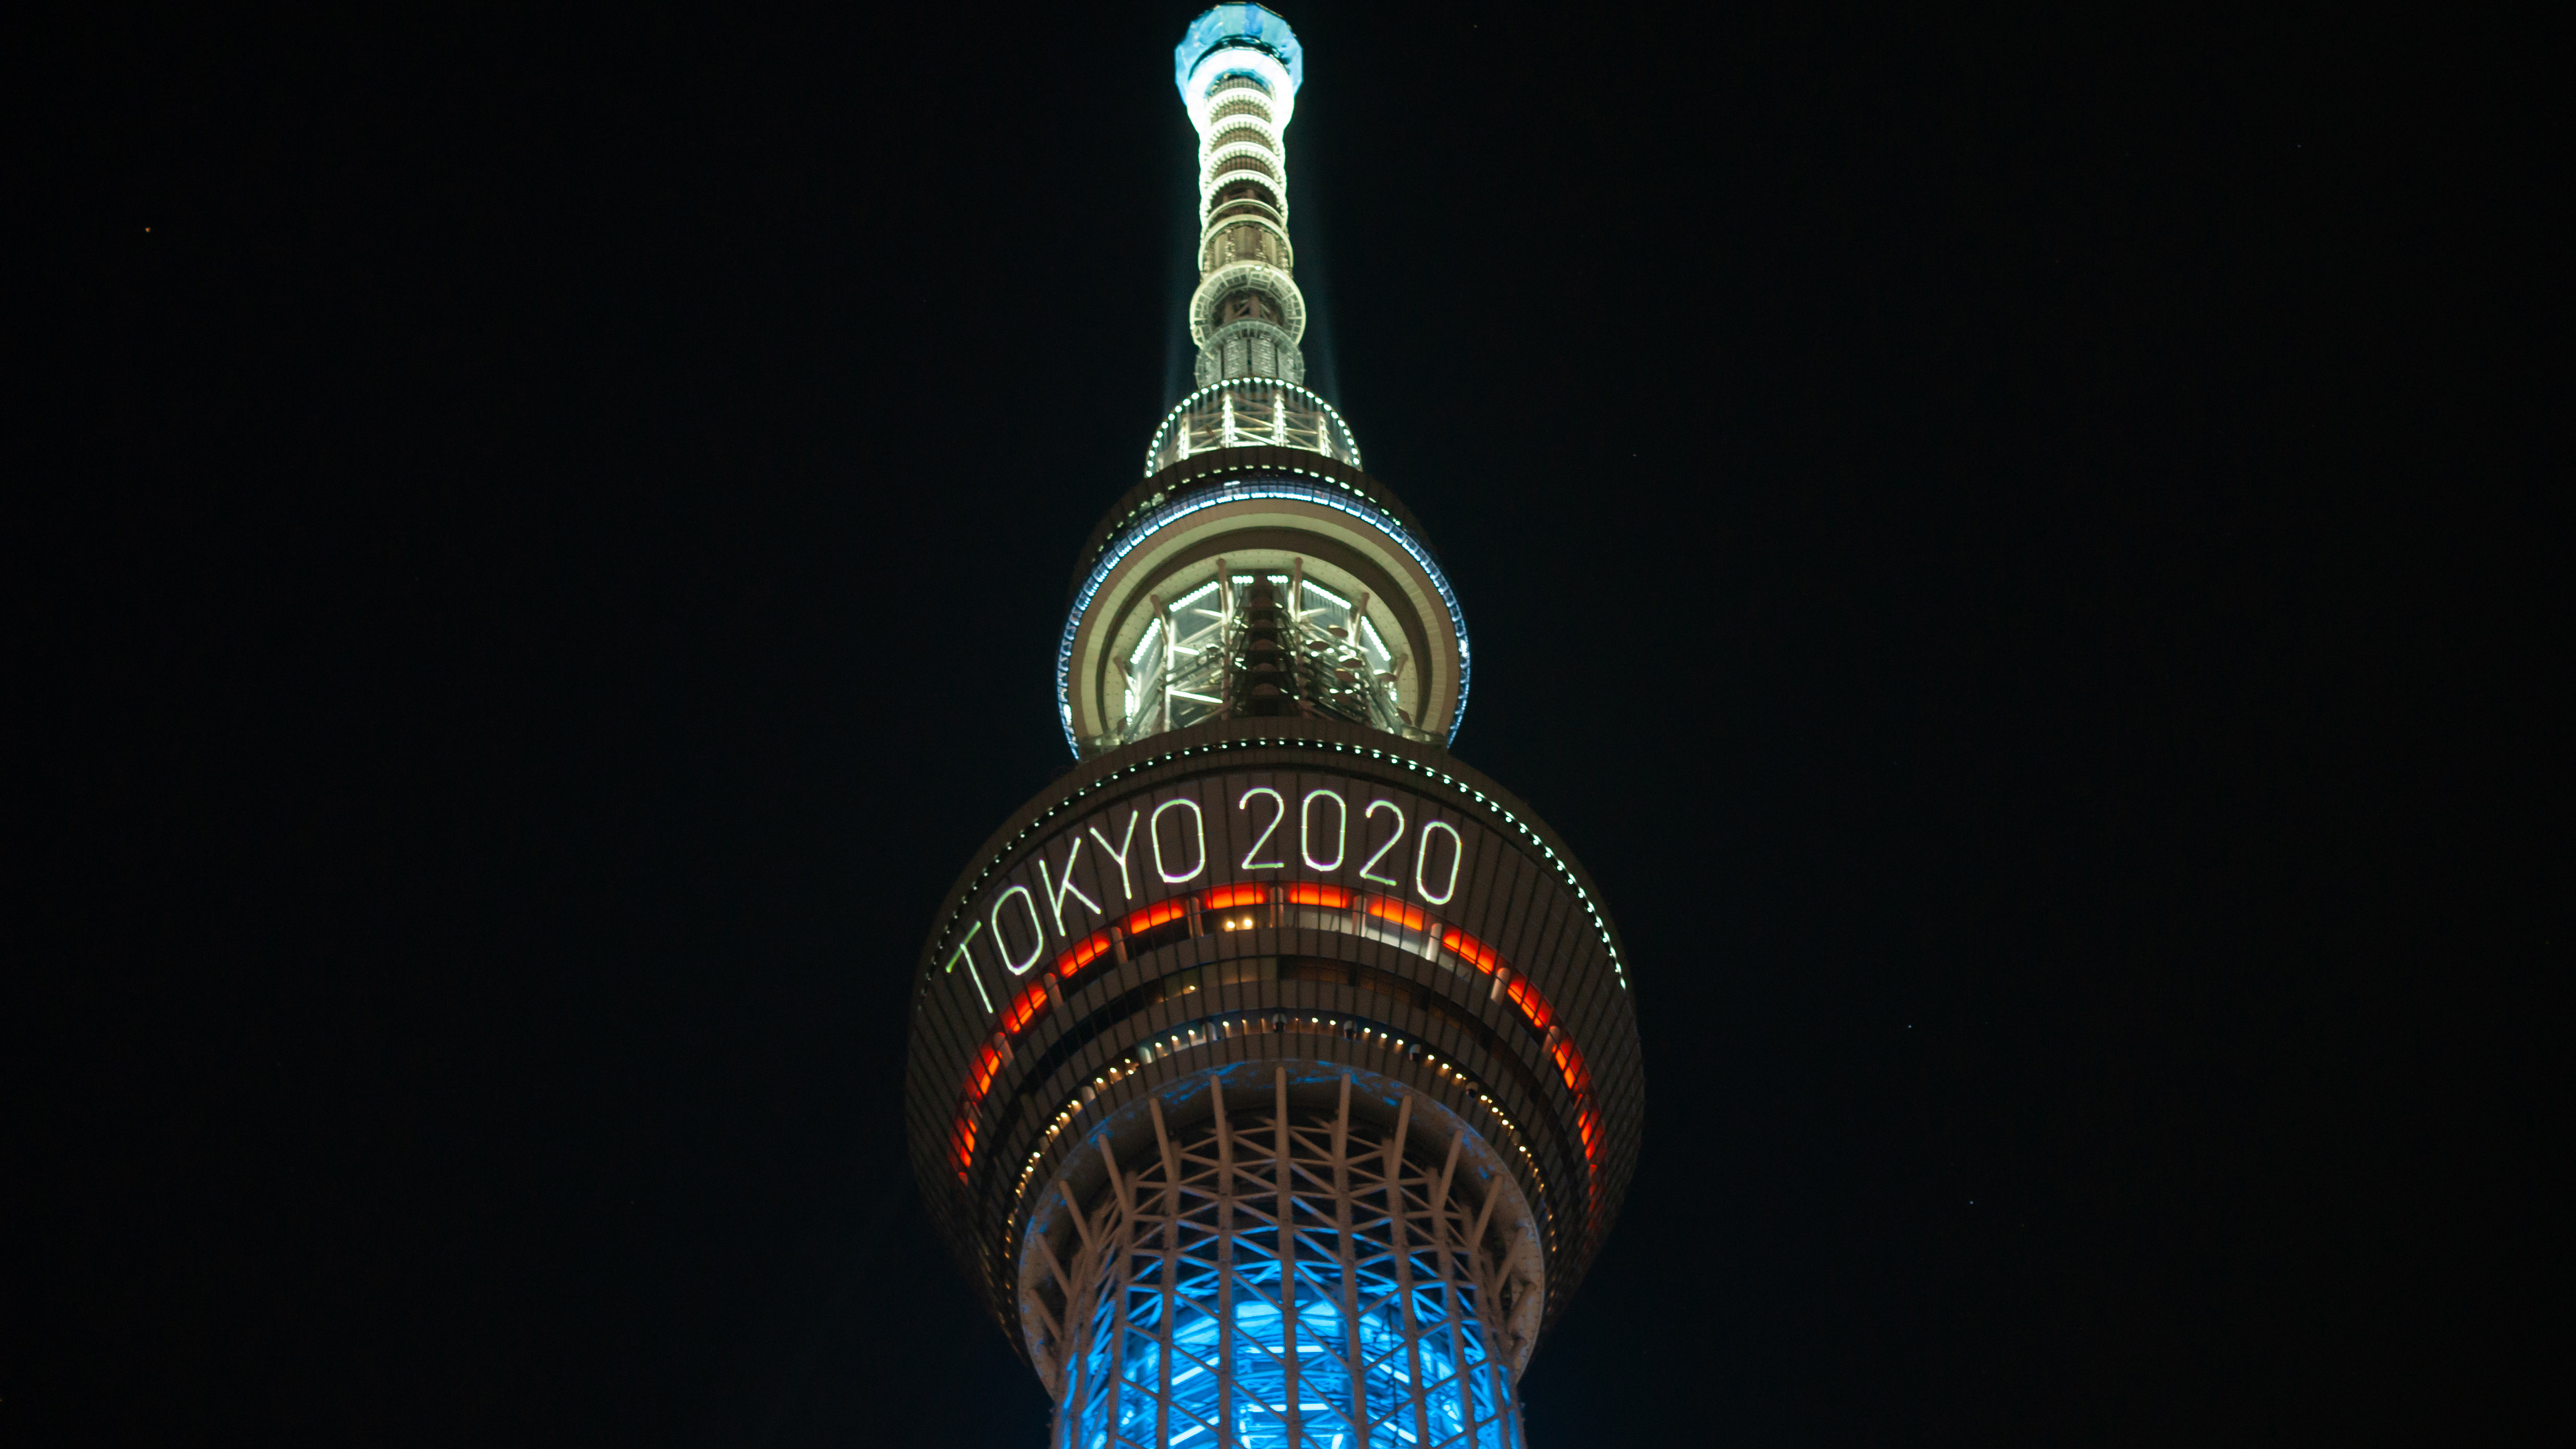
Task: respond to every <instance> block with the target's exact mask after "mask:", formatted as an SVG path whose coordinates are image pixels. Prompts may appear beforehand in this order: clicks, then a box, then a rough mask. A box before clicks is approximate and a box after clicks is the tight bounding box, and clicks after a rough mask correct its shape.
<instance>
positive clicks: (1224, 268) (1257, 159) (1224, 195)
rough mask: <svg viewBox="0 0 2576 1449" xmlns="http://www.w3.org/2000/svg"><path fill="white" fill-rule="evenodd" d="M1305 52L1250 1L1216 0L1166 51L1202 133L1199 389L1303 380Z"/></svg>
mask: <svg viewBox="0 0 2576 1449" xmlns="http://www.w3.org/2000/svg"><path fill="white" fill-rule="evenodd" d="M1305 70H1306V61H1305V52H1304V50H1303V49H1302V48H1301V47H1300V46H1299V45H1298V44H1297V36H1296V33H1295V32H1294V31H1291V30H1290V29H1289V28H1288V22H1287V21H1285V20H1282V19H1280V18H1279V17H1278V16H1276V15H1273V14H1272V13H1270V12H1269V11H1268V10H1266V9H1264V8H1262V7H1261V6H1258V5H1220V6H1218V7H1216V8H1215V9H1213V10H1210V11H1208V12H1207V13H1206V14H1204V15H1201V16H1200V17H1199V18H1198V19H1196V20H1194V21H1192V22H1191V23H1190V28H1189V31H1188V33H1187V34H1185V35H1183V36H1182V37H1181V43H1180V45H1179V46H1178V47H1176V48H1175V49H1174V50H1173V52H1172V74H1173V80H1174V82H1175V83H1176V84H1177V85H1178V86H1179V87H1180V92H1181V103H1182V104H1183V105H1185V106H1187V107H1188V108H1189V112H1190V122H1191V124H1192V125H1195V126H1196V127H1198V133H1199V285H1198V290H1197V292H1196V293H1194V294H1193V295H1192V296H1191V298H1190V340H1191V341H1192V342H1195V343H1197V344H1198V348H1199V360H1198V385H1199V386H1200V387H1207V386H1209V385H1211V384H1214V383H1218V382H1222V381H1224V380H1226V379H1228V378H1235V377H1269V378H1278V379H1281V380H1283V381H1286V382H1303V381H1305V377H1306V359H1305V357H1304V355H1303V354H1301V353H1300V352H1299V351H1298V350H1297V344H1298V342H1299V341H1300V340H1301V339H1302V338H1304V336H1305V335H1306V299H1305V297H1304V295H1303V294H1301V293H1300V292H1299V291H1298V290H1297V283H1296V281H1295V279H1294V277H1293V276H1292V275H1291V273H1292V272H1293V270H1294V269H1295V266H1296V250H1295V248H1294V247H1292V246H1291V245H1290V244H1289V241H1288V141H1287V133H1288V120H1289V118H1290V117H1291V116H1292V115H1294V114H1295V113H1296V109H1297V86H1298V83H1299V82H1300V81H1301V80H1302V79H1303V78H1304V76H1305Z"/></svg>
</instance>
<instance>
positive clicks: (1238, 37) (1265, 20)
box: [1172, 5, 1306, 121]
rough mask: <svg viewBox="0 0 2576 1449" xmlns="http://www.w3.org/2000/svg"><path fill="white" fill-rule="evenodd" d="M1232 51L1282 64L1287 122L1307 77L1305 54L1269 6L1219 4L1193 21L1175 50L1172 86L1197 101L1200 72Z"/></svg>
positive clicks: (1186, 98) (1281, 99)
mask: <svg viewBox="0 0 2576 1449" xmlns="http://www.w3.org/2000/svg"><path fill="white" fill-rule="evenodd" d="M1230 50H1231V51H1251V52H1256V53H1258V54H1261V55H1266V56H1268V57H1269V58H1270V59H1271V60H1272V61H1273V62H1275V63H1276V64H1277V65H1278V67H1279V69H1280V71H1281V73H1282V74H1283V75H1284V76H1285V78H1286V82H1287V84H1286V93H1285V94H1283V95H1281V96H1280V97H1279V98H1278V99H1279V102H1280V109H1281V111H1282V115H1281V116H1280V119H1281V120H1282V121H1285V120H1286V119H1287V116H1286V114H1285V112H1286V111H1287V110H1288V108H1289V107H1290V106H1291V105H1292V104H1293V103H1294V102H1295V99H1296V95H1297V87H1298V86H1299V85H1301V84H1303V83H1304V81H1305V79H1306V50H1305V47H1304V46H1301V45H1299V44H1298V43H1297V32H1295V31H1293V30H1291V29H1289V28H1288V22H1287V21H1285V20H1282V19H1280V18H1279V17H1278V16H1277V15H1274V14H1272V13H1271V12H1270V10H1269V9H1268V7H1266V6H1261V5H1219V6H1217V7H1216V8H1214V9H1212V10H1209V11H1207V12H1206V13H1205V14H1202V15H1201V16H1199V18H1198V19H1196V20H1193V21H1191V22H1190V28H1189V30H1188V31H1187V32H1185V33H1184V34H1183V35H1182V36H1181V43H1180V44H1178V45H1176V46H1174V47H1172V84H1173V85H1175V86H1178V87H1179V88H1180V92H1181V99H1182V100H1184V101H1190V102H1193V103H1195V102H1196V101H1197V100H1198V96H1197V95H1195V94H1193V92H1195V91H1197V90H1199V89H1200V87H1199V85H1196V84H1193V80H1194V77H1195V74H1196V72H1197V71H1198V70H1199V68H1200V66H1201V65H1202V64H1204V63H1207V62H1210V61H1215V60H1217V59H1218V58H1219V57H1220V56H1223V55H1224V53H1225V52H1227V51H1230ZM1236 59H1237V60H1238V61H1242V60H1248V57H1237V58H1236ZM1253 64H1258V63H1257V62H1253Z"/></svg>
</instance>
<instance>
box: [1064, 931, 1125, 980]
mask: <svg viewBox="0 0 2576 1449" xmlns="http://www.w3.org/2000/svg"><path fill="white" fill-rule="evenodd" d="M1110 939H1111V938H1110V935H1109V933H1108V932H1107V931H1094V932H1092V933H1091V934H1090V935H1088V936H1085V937H1083V938H1082V939H1081V940H1079V941H1076V942H1074V943H1073V944H1072V945H1071V946H1069V947H1067V948H1066V949H1065V950H1064V952H1063V954H1061V955H1059V956H1057V957H1056V958H1055V977H1056V979H1057V980H1058V981H1071V980H1072V979H1073V976H1074V973H1075V972H1077V971H1080V970H1081V969H1082V968H1083V967H1085V966H1088V965H1090V964H1091V963H1092V962H1094V961H1097V960H1099V959H1100V958H1101V957H1103V956H1106V955H1108V954H1109V946H1110Z"/></svg>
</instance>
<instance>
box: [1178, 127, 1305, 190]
mask: <svg viewBox="0 0 2576 1449" xmlns="http://www.w3.org/2000/svg"><path fill="white" fill-rule="evenodd" d="M1238 156H1249V157H1251V158H1252V159H1253V160H1255V161H1258V162H1260V163H1261V164H1262V165H1264V166H1269V167H1273V168H1276V169H1277V171H1278V173H1279V184H1280V185H1282V186H1285V185H1287V184H1288V148H1287V147H1285V146H1280V145H1274V144H1273V143H1272V142H1271V141H1270V140H1269V139H1268V138H1266V137H1262V136H1242V137H1237V138H1236V139H1234V140H1231V141H1228V142H1226V143H1225V144H1224V145H1222V146H1218V147H1215V148H1213V149H1205V150H1201V151H1200V152H1199V175H1201V176H1202V177H1204V176H1207V175H1209V174H1210V173H1211V172H1213V171H1215V170H1217V169H1220V168H1222V167H1223V166H1224V165H1225V163H1226V162H1228V161H1231V160H1233V159H1234V158H1236V157H1238ZM1201 184H1202V185H1205V183H1204V182H1202V183H1201Z"/></svg>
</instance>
